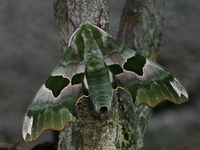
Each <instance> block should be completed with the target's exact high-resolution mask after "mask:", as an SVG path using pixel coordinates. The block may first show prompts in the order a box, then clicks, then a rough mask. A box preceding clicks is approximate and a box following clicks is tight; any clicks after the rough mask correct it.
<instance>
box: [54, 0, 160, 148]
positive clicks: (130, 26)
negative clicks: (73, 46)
mask: <svg viewBox="0 0 200 150" xmlns="http://www.w3.org/2000/svg"><path fill="white" fill-rule="evenodd" d="M54 4H55V5H54V8H55V17H56V19H57V23H58V28H59V33H60V35H61V41H62V43H64V44H62V45H63V50H64V51H65V49H66V48H65V47H66V45H67V41H68V39H69V36H70V35H71V34H72V33H73V32H74V29H73V26H72V24H71V23H69V22H68V20H69V18H70V19H71V20H72V21H73V23H74V24H75V26H76V27H78V26H79V25H80V24H81V22H83V21H87V22H90V23H93V24H97V20H98V18H99V15H100V12H101V10H103V13H102V15H101V24H102V28H103V29H104V30H105V31H107V32H109V14H108V10H109V9H108V0H92V1H91V0H57V1H56V2H55V3H54ZM162 6H163V1H161V0H158V1H157V0H127V1H126V5H125V7H124V10H123V13H122V19H121V24H120V31H119V34H118V40H119V41H121V42H122V43H124V44H125V45H127V46H129V47H131V48H133V49H135V50H137V51H138V52H140V53H142V54H143V55H145V56H148V57H151V58H152V59H155V58H156V56H157V50H158V47H159V44H160V37H161V36H160V35H161V22H162ZM111 19H112V18H111ZM114 95H115V96H114V98H113V103H112V109H111V111H110V112H108V113H107V114H105V115H100V114H97V113H96V112H95V111H94V106H93V104H92V102H91V100H90V99H86V98H85V99H81V100H80V102H79V103H78V105H77V106H76V113H77V121H76V122H74V123H68V124H67V125H66V128H65V130H64V131H62V132H61V133H60V141H59V145H58V149H59V150H83V149H85V150H100V149H102V150H130V149H134V150H137V149H140V148H141V147H142V145H143V136H144V132H145V129H146V126H147V123H148V118H149V115H150V109H149V107H147V106H145V105H140V106H139V107H137V106H135V105H134V103H133V100H132V98H131V96H130V95H129V93H127V92H125V91H123V90H118V91H116V92H115V94H114Z"/></svg>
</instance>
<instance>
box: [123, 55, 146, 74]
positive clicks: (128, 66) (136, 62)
mask: <svg viewBox="0 0 200 150" xmlns="http://www.w3.org/2000/svg"><path fill="white" fill-rule="evenodd" d="M145 63H146V59H145V58H144V57H143V56H141V55H138V54H136V55H135V56H133V57H131V58H128V59H127V61H126V63H125V64H124V66H123V68H124V69H125V70H127V71H132V72H135V73H136V74H138V75H140V76H142V75H143V67H144V66H145Z"/></svg>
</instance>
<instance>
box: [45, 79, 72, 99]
mask: <svg viewBox="0 0 200 150" xmlns="http://www.w3.org/2000/svg"><path fill="white" fill-rule="evenodd" d="M69 82H70V81H69V80H68V79H67V78H63V76H49V77H48V79H47V80H46V81H45V86H46V88H48V89H50V90H51V91H52V93H53V96H54V97H58V95H60V92H61V91H62V90H63V88H65V87H66V86H68V84H69Z"/></svg>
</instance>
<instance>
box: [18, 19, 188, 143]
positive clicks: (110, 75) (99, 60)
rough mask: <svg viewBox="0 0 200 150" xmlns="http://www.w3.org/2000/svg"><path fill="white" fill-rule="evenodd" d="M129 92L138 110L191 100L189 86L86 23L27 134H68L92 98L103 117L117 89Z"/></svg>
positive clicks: (33, 112)
mask: <svg viewBox="0 0 200 150" xmlns="http://www.w3.org/2000/svg"><path fill="white" fill-rule="evenodd" d="M118 88H121V89H124V90H126V91H127V92H129V93H130V94H131V96H132V99H133V100H134V102H135V104H136V105H140V104H147V105H148V106H150V107H155V106H156V105H157V104H159V103H160V102H162V101H164V100H168V101H171V102H173V103H175V104H181V103H183V102H185V101H187V100H188V94H187V92H186V90H185V88H184V87H183V85H182V84H181V83H180V82H179V81H178V80H177V79H176V78H175V77H174V75H172V73H170V72H169V71H167V70H166V69H164V68H163V67H161V66H160V65H158V64H156V63H155V62H152V61H151V60H149V59H147V58H145V57H143V56H142V55H140V54H138V53H136V51H134V50H132V49H130V48H128V47H126V46H124V45H122V44H121V43H119V42H118V41H116V40H114V39H113V38H112V37H111V36H109V35H108V34H107V33H106V32H105V31H103V30H102V29H101V28H99V27H97V26H95V25H92V24H90V23H82V24H81V26H80V28H78V29H77V30H76V31H75V32H74V33H73V35H72V36H71V38H70V40H69V46H68V49H67V50H66V52H65V54H64V55H63V57H62V59H61V60H60V62H59V63H58V65H57V66H56V68H55V69H54V70H53V72H52V73H51V75H50V76H49V77H48V78H47V80H46V81H45V82H44V84H43V85H42V87H41V88H40V89H39V91H38V92H37V93H36V95H35V96H34V98H33V101H32V103H31V104H30V106H29V107H28V110H27V112H26V114H25V117H24V121H23V127H22V134H23V138H24V140H25V141H32V140H36V139H37V138H38V137H39V136H40V134H41V133H42V132H43V131H44V130H47V129H53V130H59V131H61V130H63V129H64V127H65V125H66V123H67V122H70V121H74V120H75V117H74V115H73V110H74V107H75V106H76V104H77V103H78V101H79V100H80V99H81V98H82V97H90V99H91V100H92V102H93V104H94V107H95V110H96V111H97V112H99V113H101V114H103V113H106V112H108V111H109V110H110V109H111V102H112V99H113V93H114V90H117V89H118Z"/></svg>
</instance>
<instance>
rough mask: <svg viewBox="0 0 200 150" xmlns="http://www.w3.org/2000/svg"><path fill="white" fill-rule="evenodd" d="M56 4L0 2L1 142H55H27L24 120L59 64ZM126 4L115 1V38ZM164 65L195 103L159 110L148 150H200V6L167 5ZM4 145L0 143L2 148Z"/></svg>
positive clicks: (186, 1) (192, 0) (183, 1)
mask: <svg viewBox="0 0 200 150" xmlns="http://www.w3.org/2000/svg"><path fill="white" fill-rule="evenodd" d="M53 2H54V1H53V0H48V1H41V0H4V1H0V74H1V75H0V142H1V141H6V142H7V143H14V142H16V141H21V142H22V145H24V146H27V147H32V146H33V145H35V144H36V143H38V142H42V141H44V140H45V141H46V140H51V132H49V131H48V132H46V133H44V134H43V135H42V136H41V137H40V139H39V140H38V141H37V142H32V143H25V142H23V140H22V135H21V126H22V120H23V116H24V114H25V112H26V110H27V108H28V104H29V103H30V101H31V99H32V97H33V96H34V94H35V93H36V92H37V90H38V89H39V87H40V86H41V85H42V83H43V81H44V80H45V78H46V77H47V76H48V75H49V74H50V73H51V71H52V70H53V69H54V67H55V65H56V64H57V62H58V61H59V59H60V50H61V46H60V38H59V36H58V32H57V26H56V21H55V19H54V15H53V13H54V10H53V6H52V5H53ZM123 3H124V0H120V1H119V0H118V1H117V2H116V1H115V0H110V13H111V15H110V19H111V28H112V29H111V30H112V35H113V36H114V37H116V33H117V31H118V23H119V19H120V16H121V10H122V7H123ZM165 3H166V6H165V10H164V12H165V20H164V26H163V40H162V46H161V48H160V51H159V63H160V64H162V65H163V66H165V67H166V68H168V70H170V71H171V72H173V73H174V74H175V75H176V77H177V78H178V79H179V80H181V81H182V83H183V84H184V85H185V87H186V89H187V90H188V93H189V95H190V101H189V102H187V103H185V104H183V105H180V106H177V105H174V104H171V103H164V104H161V105H159V106H158V107H156V108H155V109H154V112H153V114H152V117H151V119H150V120H149V126H148V128H147V131H146V134H145V139H144V148H143V150H171V149H172V150H181V149H184V148H189V147H192V148H193V149H194V148H197V149H198V147H199V149H200V119H199V118H200V117H199V111H200V102H199V101H198V100H199V98H200V91H199V88H200V80H199V77H200V50H199V49H200V25H199V24H200V17H199V14H200V1H197V0H176V1H174V0H168V1H166V2H165ZM0 145H1V143H0Z"/></svg>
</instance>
